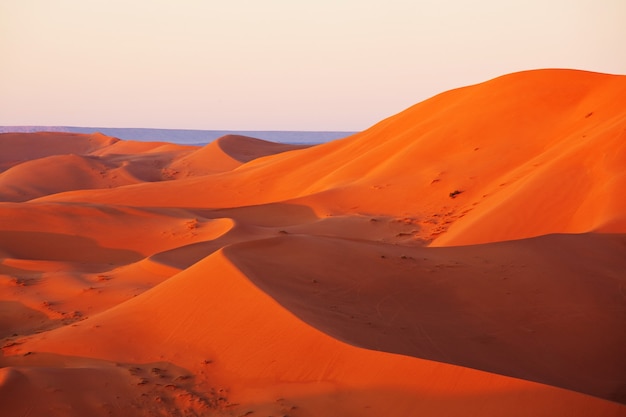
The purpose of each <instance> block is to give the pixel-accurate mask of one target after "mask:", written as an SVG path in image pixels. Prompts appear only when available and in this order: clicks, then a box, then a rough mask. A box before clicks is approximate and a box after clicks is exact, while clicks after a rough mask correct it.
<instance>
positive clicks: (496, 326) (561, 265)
mask: <svg viewBox="0 0 626 417" xmlns="http://www.w3.org/2000/svg"><path fill="white" fill-rule="evenodd" d="M625 247H626V237H625V236H624V235H552V236H543V237H541V238H534V239H529V240H521V241H511V242H503V243H495V244H488V245H477V246H471V247H454V248H407V247H398V246H396V245H387V244H380V243H374V242H363V241H352V240H345V239H337V238H320V237H311V236H298V235H294V236H284V237H280V238H274V239H271V240H260V241H253V242H246V243H241V244H238V245H235V246H232V247H228V248H226V249H225V253H226V255H227V256H228V258H229V259H231V260H232V261H233V263H234V264H235V265H237V266H238V267H239V268H241V269H242V271H244V272H245V273H246V275H247V276H249V277H250V279H251V280H252V281H253V282H254V283H255V284H257V285H258V286H259V287H260V288H262V289H263V290H265V291H266V292H267V293H268V294H269V295H271V296H272V297H274V298H275V299H276V300H277V301H278V302H280V303H281V304H282V305H284V306H285V307H286V308H287V309H289V310H290V311H292V312H294V314H296V315H297V316H298V317H300V318H302V319H303V320H305V321H306V322H308V323H310V324H311V325H313V326H315V327H316V328H318V329H321V330H323V331H324V332H326V333H328V334H330V335H332V336H334V337H336V338H338V339H340V340H344V341H347V342H349V343H351V344H355V345H357V346H362V347H366V348H370V349H376V350H384V351H388V352H395V353H401V354H404V355H411V356H416V357H420V358H428V359H431V360H437V361H441V362H448V363H454V364H457V365H462V366H467V367H472V368H477V369H483V370H487V371H490V372H496V373H499V374H504V375H511V376H515V377H518V378H524V379H529V380H534V381H538V382H542V383H546V384H550V385H556V386H560V387H564V388H568V389H573V390H576V391H581V392H585V393H588V394H592V395H596V396H599V397H604V398H610V399H613V400H622V401H623V400H624V399H626V397H624V395H625V394H626V391H624V387H625V386H624V380H623V375H626V358H625V357H624V355H623V348H624V346H626V331H625V329H624V321H625V320H626V303H624V299H623V298H622V297H620V296H619V292H620V291H623V290H624V288H626V276H625V275H624V274H623V271H624V270H626V258H625V257H623V255H624V250H625ZM320 260H323V263H322V264H321V265H320ZM355 265H359V267H358V268H355ZM622 295H623V294H622ZM547 363H548V364H550V365H549V366H546V364H547Z"/></svg>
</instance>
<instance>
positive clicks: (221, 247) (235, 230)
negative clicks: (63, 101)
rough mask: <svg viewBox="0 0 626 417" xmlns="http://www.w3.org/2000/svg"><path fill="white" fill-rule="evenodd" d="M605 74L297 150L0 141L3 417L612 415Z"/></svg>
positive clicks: (616, 259)
mask: <svg viewBox="0 0 626 417" xmlns="http://www.w3.org/2000/svg"><path fill="white" fill-rule="evenodd" d="M625 96H626V77H623V76H611V75H604V74H596V73H588V72H580V71H568V70H540V71H530V72H523V73H516V74H510V75H507V76H503V77H500V78H497V79H494V80H491V81H488V82H486V83H482V84H478V85H475V86H470V87H465V88H461V89H457V90H453V91H449V92H446V93H443V94H440V95H438V96H436V97H433V98H432V99H430V100H427V101H425V102H422V103H419V104H417V105H415V106H413V107H411V108H409V109H407V110H406V111H404V112H402V113H400V114H398V115H395V116H393V117H390V118H389V119H386V120H384V121H382V122H380V123H379V124H377V125H375V126H373V127H372V128H370V129H368V130H366V131H364V132H362V133H359V134H356V135H353V136H351V137H348V138H345V139H342V140H338V141H333V142H330V143H326V144H322V145H317V146H312V147H303V146H293V145H284V144H274V143H270V142H266V141H262V140H259V139H254V138H249V137H245V136H236V135H229V136H226V137H223V138H220V139H218V140H217V141H215V142H213V143H211V144H209V145H206V146H204V147H196V146H181V145H174V144H168V143H163V142H133V141H120V140H118V139H115V138H109V137H106V136H104V135H100V134H93V135H76V134H64V133H36V134H4V135H0V347H1V351H0V352H1V354H0V409H1V410H2V415H3V416H4V415H7V416H11V417H12V416H86V415H89V416H111V415H115V416H118V415H119V416H154V415H163V416H172V415H174V416H175V415H180V416H183V415H185V416H187V415H189V416H194V415H195V416H213V415H219V416H264V417H266V416H292V417H297V416H329V415H341V416H381V415H408V416H502V415H507V416H529V415H532V416H561V415H563V416H565V415H567V416H590V415H593V416H626V405H625V404H626V355H624V351H626V273H625V272H624V271H626V199H625V198H624V197H623V196H622V195H621V193H622V192H623V189H624V187H626V145H625V144H626V136H625V135H626V106H625V105H624V101H623V97H625Z"/></svg>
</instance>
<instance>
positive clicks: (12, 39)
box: [0, 0, 626, 131]
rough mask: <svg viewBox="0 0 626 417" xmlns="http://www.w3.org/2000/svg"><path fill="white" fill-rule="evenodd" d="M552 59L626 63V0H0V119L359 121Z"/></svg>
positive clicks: (281, 124)
mask: <svg viewBox="0 0 626 417" xmlns="http://www.w3.org/2000/svg"><path fill="white" fill-rule="evenodd" d="M555 67H556V68H575V69H583V70H590V71H598V72H607V73H613V74H626V0H508V1H505V0H471V1H470V0H413V1H409V0H380V1H379V0H376V1H374V0H314V1H313V0H311V1H297V0H291V1H289V0H220V1H214V0H168V1H166V0H0V125H46V126H55V125H61V126H97V127H151V128H174V129H233V130H348V131H358V130H363V129H366V128H367V127H369V126H371V125H373V124H375V123H376V122H378V121H380V120H382V119H384V118H386V117H389V116H391V115H393V114H395V113H398V112H399V111H402V110H403V109H405V108H407V107H409V106H411V105H413V104H415V103H417V102H419V101H422V100H425V99H427V98H428V97H430V96H432V95H435V94H437V93H440V92H443V91H445V90H449V89H452V88H456V87H461V86H464V85H468V84H474V83H477V82H482V81H486V80H488V79H491V78H494V77H497V76H499V75H503V74H506V73H510V72H515V71H521V70H527V69H535V68H555Z"/></svg>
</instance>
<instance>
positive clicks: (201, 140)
mask: <svg viewBox="0 0 626 417" xmlns="http://www.w3.org/2000/svg"><path fill="white" fill-rule="evenodd" d="M36 132H67V133H87V134H92V133H102V134H105V135H108V136H113V137H116V138H119V139H125V140H137V141H142V142H154V141H160V142H172V143H177V144H181V145H185V144H186V145H189V144H195V145H206V144H208V143H211V142H213V141H214V140H216V139H219V138H221V137H222V136H227V135H246V136H254V137H255V138H260V139H264V140H269V141H274V142H280V143H290V144H301V145H311V144H318V143H324V142H329V141H331V140H335V139H340V138H344V137H346V136H350V135H352V134H354V133H356V132H342V131H339V132H333V131H330V132H316V131H289V130H197V129H196V130H194V129H146V128H120V127H75V126H0V133H36Z"/></svg>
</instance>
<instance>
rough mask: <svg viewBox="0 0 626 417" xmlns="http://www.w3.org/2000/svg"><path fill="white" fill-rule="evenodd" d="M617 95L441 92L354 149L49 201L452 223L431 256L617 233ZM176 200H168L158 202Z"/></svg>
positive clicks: (599, 80)
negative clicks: (280, 207) (441, 250)
mask: <svg viewBox="0 0 626 417" xmlns="http://www.w3.org/2000/svg"><path fill="white" fill-rule="evenodd" d="M625 95H626V77H624V76H612V75H605V74H596V73H588V72H582V71H571V70H538V71H528V72H522V73H515V74H511V75H507V76H503V77H500V78H497V79H494V80H491V81H488V82H485V83H482V84H478V85H474V86H470V87H465V88H461V89H457V90H452V91H449V92H446V93H443V94H441V95H439V96H436V97H434V98H432V99H430V100H426V101H424V102H422V103H420V104H417V105H415V106H414V107H412V108H410V109H407V110H406V111H404V112H402V113H400V114H398V115H396V116H393V117H390V118H389V119H387V120H384V121H383V122H381V123H379V124H377V125H375V126H373V127H372V128H370V129H368V130H366V131H364V132H362V133H360V134H356V135H354V136H352V137H349V138H346V139H343V140H338V141H335V142H331V143H328V144H322V145H318V146H315V147H312V148H309V149H303V150H299V151H296V152H288V153H283V154H278V155H274V156H271V157H267V158H262V159H259V160H254V161H251V162H249V163H247V164H245V165H243V166H241V167H239V168H238V169H237V171H236V172H226V173H223V174H222V175H219V176H216V177H215V178H212V179H211V181H206V180H205V179H203V178H195V179H193V178H192V179H189V180H187V181H188V183H187V184H186V185H185V186H184V187H182V184H168V183H163V184H152V185H149V186H145V187H143V188H144V189H143V190H142V192H141V193H136V191H135V190H134V189H132V188H118V189H116V190H106V191H104V190H103V191H88V192H76V193H67V194H61V195H58V196H54V199H62V200H66V201H92V200H93V201H101V202H110V203H118V204H121V203H122V202H125V203H127V204H135V205H156V206H164V205H165V206H171V205H180V206H202V207H232V206H244V205H250V204H263V203H269V202H278V201H289V200H295V201H303V202H304V203H305V204H307V205H311V206H315V207H317V209H318V210H319V211H320V213H333V214H342V213H355V212H356V213H364V214H378V215H383V214H384V215H407V214H409V213H410V214H412V215H413V216H414V217H416V218H417V219H418V220H420V221H423V222H425V223H431V224H432V223H435V222H437V221H438V220H437V219H436V218H434V217H436V216H439V215H441V213H442V212H444V213H449V214H450V215H449V218H448V219H446V221H447V223H446V224H442V225H440V227H438V228H431V229H432V230H430V229H429V232H428V233H425V234H424V235H423V236H420V238H421V239H423V240H426V241H434V243H433V244H435V245H439V246H449V245H458V244H472V243H485V242H491V241H499V240H509V239H517V238H524V237H532V236H538V235H541V234H547V233H561V232H566V233H579V232H587V231H592V230H602V231H605V232H624V231H626V223H625V220H624V213H625V212H626V207H625V206H624V204H625V203H624V201H625V200H624V199H623V198H621V197H620V195H621V190H622V189H624V186H626V184H625V181H626V176H625V174H624V169H623V167H624V166H625V165H626V159H625V158H626V151H625V146H626V145H625V144H626V141H625V140H624V138H625V137H624V135H625V134H626V133H625V132H626V109H625V108H624V106H623V100H622V98H623V97H624V96H625ZM174 190H176V194H177V196H178V198H177V199H176V200H172V199H169V198H168V197H167V196H168V195H170V194H171V193H172V192H174ZM448 229H449V231H448ZM443 232H446V233H443Z"/></svg>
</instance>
